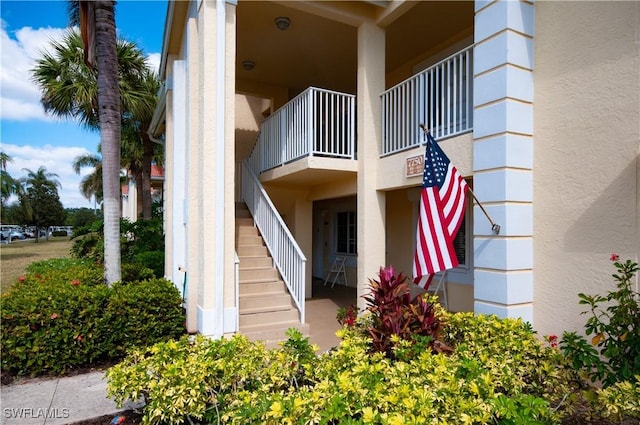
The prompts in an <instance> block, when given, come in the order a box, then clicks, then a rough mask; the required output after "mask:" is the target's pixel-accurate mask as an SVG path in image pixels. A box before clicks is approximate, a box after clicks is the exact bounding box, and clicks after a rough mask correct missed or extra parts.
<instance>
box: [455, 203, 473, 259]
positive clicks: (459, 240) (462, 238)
mask: <svg viewBox="0 0 640 425" xmlns="http://www.w3.org/2000/svg"><path fill="white" fill-rule="evenodd" d="M469 210H470V209H469V208H467V210H466V212H465V215H464V217H463V218H462V223H460V229H458V233H457V234H456V237H455V238H454V239H453V249H454V250H455V251H456V256H457V257H458V263H460V265H461V266H466V265H467V214H468V213H469Z"/></svg>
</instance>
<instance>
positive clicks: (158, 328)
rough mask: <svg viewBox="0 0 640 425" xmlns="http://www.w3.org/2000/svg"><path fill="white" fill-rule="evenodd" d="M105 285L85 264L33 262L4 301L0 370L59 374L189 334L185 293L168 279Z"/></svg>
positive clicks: (96, 269)
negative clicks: (182, 299)
mask: <svg viewBox="0 0 640 425" xmlns="http://www.w3.org/2000/svg"><path fill="white" fill-rule="evenodd" d="M102 282H103V271H102V269H101V268H100V267H97V266H95V265H93V264H91V263H89V262H86V261H82V260H69V259H62V260H48V261H45V262H40V263H35V264H33V265H31V266H30V267H29V268H28V273H27V275H26V276H24V277H23V278H20V280H19V282H16V284H14V285H13V286H12V288H11V289H10V290H9V291H8V292H7V293H5V294H3V295H2V298H1V299H0V309H1V323H0V330H1V337H2V341H1V342H0V347H1V350H2V370H3V371H6V372H10V373H14V374H17V375H32V376H35V375H45V374H62V373H65V372H67V371H69V370H71V369H74V368H80V367H86V366H92V365H96V364H102V363H105V362H114V361H117V360H120V359H121V358H123V357H124V355H125V354H126V352H127V350H128V349H130V348H132V347H138V346H144V345H148V344H153V343H156V342H159V341H162V340H166V339H169V338H175V337H179V336H180V335H181V334H183V333H184V315H183V312H182V307H181V298H180V294H179V292H178V291H177V289H176V288H175V287H174V286H173V285H172V284H171V283H170V282H168V281H166V280H163V279H153V280H146V281H140V282H131V283H126V284H125V283H118V284H115V285H113V287H112V288H108V287H107V286H106V285H104V284H103V283H102Z"/></svg>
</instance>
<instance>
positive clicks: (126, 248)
mask: <svg viewBox="0 0 640 425" xmlns="http://www.w3.org/2000/svg"><path fill="white" fill-rule="evenodd" d="M120 244H121V245H120V248H121V249H120V254H121V257H122V264H123V280H136V279H145V278H151V277H162V276H164V234H163V229H162V217H154V218H151V219H149V220H138V221H135V222H130V221H128V220H127V219H121V221H120ZM103 252H104V223H103V221H96V222H94V223H92V224H91V226H89V227H86V228H82V229H78V232H77V233H76V235H75V236H74V244H73V246H72V247H71V255H72V256H74V257H76V258H86V259H90V260H93V261H95V262H98V263H103V262H104V253H103ZM135 269H145V271H144V273H142V274H139V273H134V270H135ZM148 270H151V271H152V272H153V275H149V274H148Z"/></svg>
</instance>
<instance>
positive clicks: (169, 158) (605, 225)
mask: <svg viewBox="0 0 640 425" xmlns="http://www.w3.org/2000/svg"><path fill="white" fill-rule="evenodd" d="M638 16H640V3H638V2H563V1H545V2H529V1H479V0H478V1H476V2H462V1H455V2H448V1H443V2H439V1H401V0H391V1H244V0H226V1H225V0H199V1H175V2H170V3H169V6H168V12H167V21H166V26H165V33H164V46H163V52H162V62H161V69H160V74H161V78H162V79H163V81H164V82H165V85H164V89H163V90H162V92H161V96H160V102H159V103H160V104H159V108H158V109H157V110H156V114H155V119H154V123H153V126H152V136H153V137H154V138H157V139H162V138H163V139H164V140H165V149H166V175H165V189H164V190H165V199H164V207H165V225H166V226H165V228H166V242H167V261H166V265H167V266H166V275H167V277H168V278H169V279H172V280H173V281H174V282H176V285H177V286H178V287H179V288H182V287H183V286H182V285H183V283H184V285H185V286H184V287H185V288H186V289H185V291H186V293H185V297H186V300H187V301H186V303H187V323H188V328H189V329H190V330H191V331H198V332H201V333H203V334H206V335H212V336H220V335H223V334H226V333H233V332H238V331H240V332H250V331H251V330H260V329H263V330H264V329H267V326H266V322H267V321H275V322H278V321H280V322H286V321H291V320H294V321H295V320H298V321H302V322H304V304H305V299H308V298H310V297H312V296H313V293H312V280H313V278H314V277H316V278H320V279H322V278H323V277H325V276H326V274H327V272H328V270H329V269H330V267H331V265H332V264H333V262H334V259H335V258H336V256H341V257H345V258H346V261H345V270H346V277H347V280H348V282H349V285H352V286H356V287H357V289H358V294H359V295H362V294H364V293H366V291H367V288H368V279H369V278H375V277H376V276H377V272H378V270H379V268H380V267H381V266H384V265H388V264H393V265H394V266H395V268H396V269H397V270H400V271H403V272H404V273H405V274H410V273H411V261H412V258H413V251H414V246H415V231H416V221H417V212H418V202H417V201H418V198H419V194H420V185H421V170H420V161H421V158H420V157H421V155H423V154H424V146H423V145H422V141H423V138H422V133H421V131H420V128H419V125H420V124H425V125H426V126H427V127H428V128H429V130H430V131H431V132H432V134H433V135H434V137H435V138H436V139H437V140H438V141H439V143H440V146H441V147H442V148H443V150H444V151H445V152H446V153H447V155H448V156H449V158H450V159H451V160H452V162H453V163H454V164H455V165H456V167H457V168H458V170H459V171H460V172H461V173H462V174H463V175H464V176H465V178H467V180H468V182H469V183H470V185H471V186H472V187H473V191H474V193H475V194H476V196H477V198H478V199H479V200H480V202H482V204H483V205H484V207H485V208H486V210H487V211H488V213H489V214H490V216H491V217H492V218H493V219H494V220H495V222H496V223H498V224H499V225H500V227H501V229H500V233H499V234H495V233H494V232H493V231H492V228H491V225H490V223H489V221H488V220H487V219H486V218H485V216H484V215H483V214H482V212H481V210H480V209H479V206H478V205H477V203H474V202H473V201H471V200H469V206H468V208H467V214H466V218H465V223H464V225H463V227H462V229H461V233H460V234H459V235H458V239H457V244H456V249H457V252H458V254H459V256H460V259H461V266H460V267H459V268H458V269H456V270H452V271H450V272H449V273H447V276H446V288H447V294H448V307H449V309H451V310H454V311H475V312H477V313H496V314H498V315H500V316H503V317H522V318H523V319H525V320H527V321H530V322H531V323H533V325H534V327H535V328H536V329H537V330H538V331H539V332H540V334H542V335H543V334H552V333H553V334H559V333H561V332H562V331H563V330H573V329H579V328H581V327H582V325H583V324H584V317H581V316H580V311H582V309H581V306H579V305H578V297H577V294H578V293H579V292H585V293H603V292H605V291H606V290H608V289H609V288H612V287H613V286H612V281H611V279H610V275H611V273H612V272H613V269H612V267H611V263H610V262H609V257H610V255H611V253H612V252H616V253H618V254H619V255H620V256H621V258H623V259H624V258H631V259H635V260H637V259H638V251H639V246H640V236H639V235H640V232H639V226H640V185H639V182H638V180H639V176H640V160H639V148H640V125H639V122H640V121H639V118H640V71H639V70H640V39H639V38H638V37H639V34H640V32H639V31H640V30H639V23H638ZM416 164H417V166H416ZM241 203H246V204H248V206H249V211H250V213H247V212H243V208H242V204H241ZM270 206H274V211H275V212H277V214H275V212H274V211H271V209H270ZM236 211H237V212H236ZM243 216H246V217H243ZM251 217H252V218H253V219H254V220H255V222H257V223H258V227H259V228H260V229H261V231H260V233H261V235H262V237H264V238H265V239H269V241H268V242H267V245H268V246H269V248H268V251H269V252H270V254H271V257H268V258H267V260H255V262H254V260H253V259H251V260H249V257H257V256H258V250H262V249H263V248H257V247H256V246H258V245H261V244H262V243H261V240H262V239H260V236H258V235H257V233H254V232H253V231H252V230H251V228H252V224H251V223H253V221H252V220H251ZM245 224H246V227H245ZM289 235H290V236H291V237H292V239H293V240H294V241H295V242H292V241H289V239H288V236H289ZM252 244H253V245H252ZM246 245H248V246H249V248H247V246H246ZM254 245H255V246H254ZM236 252H238V255H236ZM271 258H273V260H271ZM261 261H262V262H261ZM272 263H275V264H276V265H277V266H278V271H270V270H269V269H270V268H271V264H272ZM272 280H273V281H280V280H282V281H284V282H286V284H287V285H288V290H287V291H288V293H290V294H291V297H292V298H293V302H292V304H293V305H295V306H296V307H297V308H296V311H295V312H294V313H295V314H294V315H293V316H292V315H291V312H286V313H282V312H281V313H277V314H271V318H270V316H269V314H267V310H268V308H267V305H268V304H269V300H270V299H276V298H278V297H279V296H277V295H275V292H273V291H275V288H274V287H270V288H271V289H269V290H267V292H266V294H267V295H263V296H262V297H260V296H259V295H258V294H257V293H253V292H251V291H250V292H251V293H247V292H246V291H247V287H248V286H249V284H256V283H261V284H262V285H263V286H264V287H266V286H268V285H269V282H271V281H272ZM271 283H273V282H271ZM254 286H255V285H254ZM255 287H256V288H257V286H255ZM242 288H244V291H245V293H244V294H243V289H242ZM270 291H271V292H270ZM275 303H276V304H277V302H275ZM358 303H360V304H361V305H362V303H363V300H362V299H361V298H359V299H358ZM250 314H253V318H251V317H250ZM327 320H335V319H334V318H333V317H331V318H327Z"/></svg>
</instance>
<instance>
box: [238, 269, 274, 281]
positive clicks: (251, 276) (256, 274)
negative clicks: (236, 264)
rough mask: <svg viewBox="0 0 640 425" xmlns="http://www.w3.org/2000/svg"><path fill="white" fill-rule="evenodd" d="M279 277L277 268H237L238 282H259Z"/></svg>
mask: <svg viewBox="0 0 640 425" xmlns="http://www.w3.org/2000/svg"><path fill="white" fill-rule="evenodd" d="M279 278H280V274H279V273H278V270H276V269H274V268H273V267H271V268H266V267H265V268H260V269H257V268H255V269H240V270H239V281H240V283H248V282H259V281H263V282H264V281H269V280H278V279H279Z"/></svg>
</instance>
